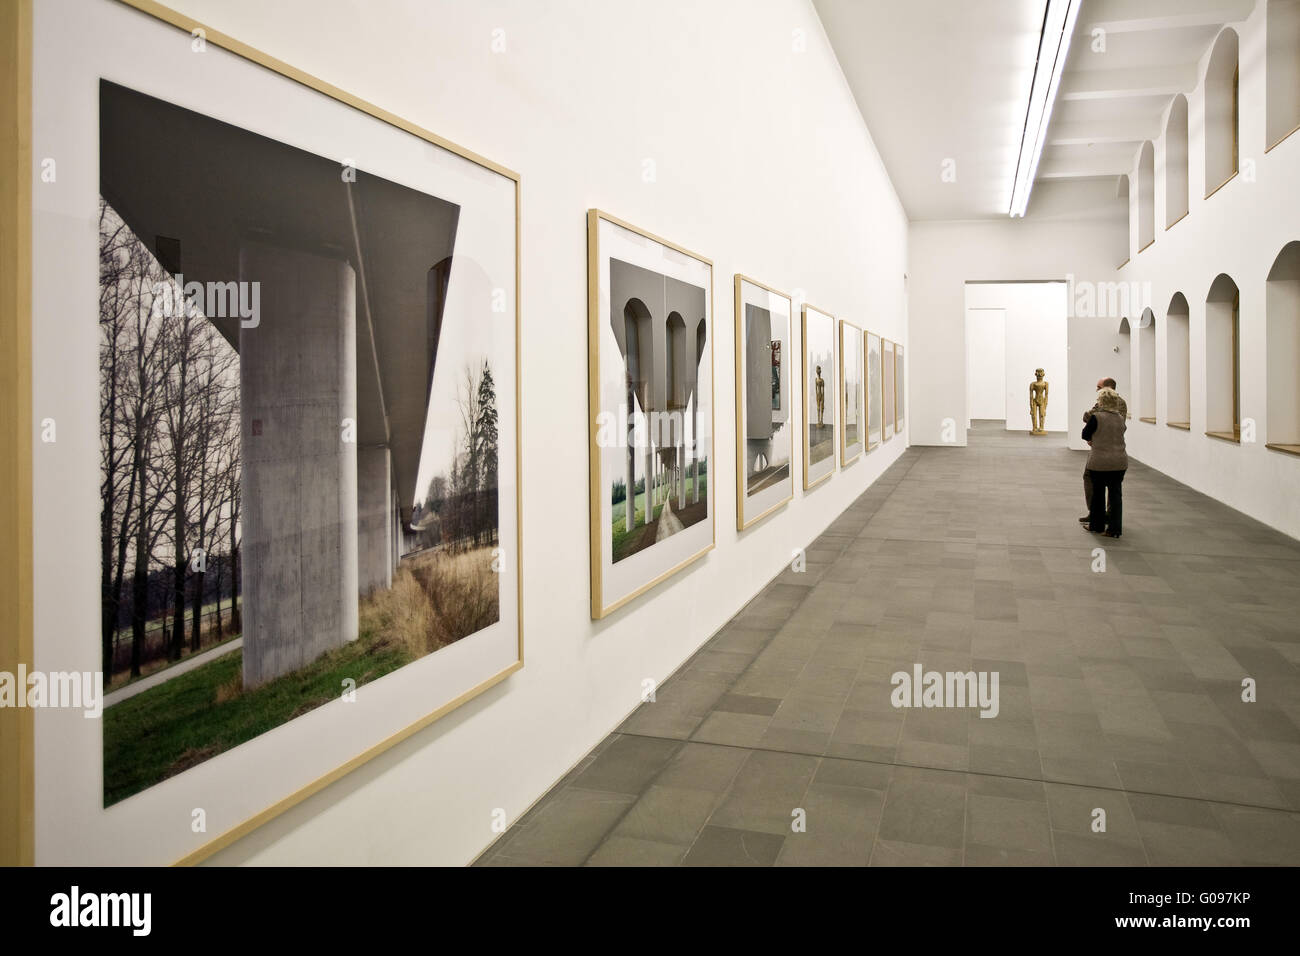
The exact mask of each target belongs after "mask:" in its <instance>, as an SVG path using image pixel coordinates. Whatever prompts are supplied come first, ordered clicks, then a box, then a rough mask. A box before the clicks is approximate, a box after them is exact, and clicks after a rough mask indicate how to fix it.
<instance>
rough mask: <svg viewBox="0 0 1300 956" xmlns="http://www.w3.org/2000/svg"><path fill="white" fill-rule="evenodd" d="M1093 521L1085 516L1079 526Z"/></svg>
mask: <svg viewBox="0 0 1300 956" xmlns="http://www.w3.org/2000/svg"><path fill="white" fill-rule="evenodd" d="M1091 520H1092V519H1091V518H1089V517H1088V516H1087V515H1084V516H1083V517H1082V518H1080V519H1079V524H1087V523H1088V522H1090V521H1091Z"/></svg>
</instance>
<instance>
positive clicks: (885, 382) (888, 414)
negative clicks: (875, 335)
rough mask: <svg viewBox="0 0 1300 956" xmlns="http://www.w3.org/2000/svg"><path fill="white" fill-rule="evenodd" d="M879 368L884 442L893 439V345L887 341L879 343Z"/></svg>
mask: <svg viewBox="0 0 1300 956" xmlns="http://www.w3.org/2000/svg"><path fill="white" fill-rule="evenodd" d="M880 365H881V368H882V369H883V370H884V373H885V374H884V376H883V377H882V379H881V388H882V389H883V390H884V404H883V406H882V407H883V409H884V413H885V441H889V439H891V438H893V437H894V426H895V417H894V401H895V391H894V373H895V368H894V343H893V342H891V341H889V339H884V340H882V342H881V359H880Z"/></svg>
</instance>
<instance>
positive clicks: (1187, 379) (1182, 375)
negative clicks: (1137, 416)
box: [1165, 292, 1192, 430]
mask: <svg viewBox="0 0 1300 956" xmlns="http://www.w3.org/2000/svg"><path fill="white" fill-rule="evenodd" d="M1165 424H1166V425H1168V426H1170V427H1171V428H1183V429H1189V430H1190V429H1191V427H1192V339H1191V317H1190V310H1189V309H1188V308H1187V299H1186V297H1185V296H1184V295H1183V294H1182V293H1181V292H1175V293H1174V295H1173V298H1171V299H1170V300H1169V308H1168V309H1166V310H1165Z"/></svg>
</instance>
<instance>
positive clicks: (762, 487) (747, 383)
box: [734, 273, 798, 531]
mask: <svg viewBox="0 0 1300 956" xmlns="http://www.w3.org/2000/svg"><path fill="white" fill-rule="evenodd" d="M734 285H735V290H734V291H735V302H736V340H735V341H736V530H737V531H744V530H745V529H746V528H748V527H751V526H752V525H754V524H756V523H757V522H759V521H761V520H763V519H764V518H766V517H767V516H768V515H770V514H772V513H774V512H776V511H777V510H779V509H781V508H783V507H785V505H787V504H788V503H789V502H790V500H791V499H793V498H794V430H795V429H796V428H797V427H798V424H797V421H798V419H797V416H796V415H795V409H794V404H795V403H794V382H795V379H796V377H795V376H794V375H792V374H791V372H792V366H791V357H792V354H793V352H794V349H793V334H794V321H793V311H794V304H793V302H792V300H791V299H790V297H789V296H788V295H786V294H785V293H783V292H778V291H777V290H776V289H773V288H772V287H771V286H767V285H764V284H763V283H761V282H759V281H758V280H756V279H751V278H750V277H749V276H745V275H740V274H739V273H737V274H736V276H735V280H734ZM760 370H761V371H764V372H765V373H766V374H765V377H764V378H763V380H762V381H760V380H759V377H758V376H759V373H760ZM763 386H767V387H763ZM774 426H775V427H774ZM782 432H784V434H782ZM782 468H783V469H784V475H782V474H781V469H782ZM751 485H753V487H752V488H751V487H750V486H751Z"/></svg>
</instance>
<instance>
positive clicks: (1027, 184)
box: [1009, 0, 1082, 216]
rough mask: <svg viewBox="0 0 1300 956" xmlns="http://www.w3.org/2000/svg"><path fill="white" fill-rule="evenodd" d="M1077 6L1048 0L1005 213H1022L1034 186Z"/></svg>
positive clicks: (1062, 0) (1074, 2) (1069, 0)
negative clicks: (1018, 154) (1008, 206)
mask: <svg viewBox="0 0 1300 956" xmlns="http://www.w3.org/2000/svg"><path fill="white" fill-rule="evenodd" d="M1081 5H1082V4H1081V3H1080V0H1048V5H1047V13H1046V15H1045V16H1044V18H1043V33H1042V37H1041V38H1040V39H1039V44H1038V60H1037V62H1036V63H1035V66H1034V81H1033V85H1032V87H1031V89H1030V93H1029V109H1028V110H1026V112H1025V127H1024V132H1023V134H1022V135H1021V138H1020V158H1019V161H1018V162H1017V163H1016V176H1015V181H1014V182H1013V183H1012V188H1011V208H1010V210H1009V213H1010V214H1011V215H1012V216H1024V214H1025V210H1026V209H1028V208H1029V194H1030V192H1031V191H1032V190H1033V188H1034V177H1035V176H1036V175H1037V174H1038V161H1039V160H1040V159H1041V158H1042V155H1043V146H1044V145H1045V144H1046V142H1047V127H1048V125H1049V124H1050V123H1051V119H1052V107H1053V106H1054V105H1055V103H1056V93H1057V90H1058V89H1059V88H1060V85H1061V76H1062V74H1063V73H1064V72H1065V60H1066V57H1067V55H1068V54H1069V52H1070V42H1071V39H1072V38H1073V36H1074V25H1075V22H1076V21H1077V20H1078V18H1079V7H1080V6H1081Z"/></svg>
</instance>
